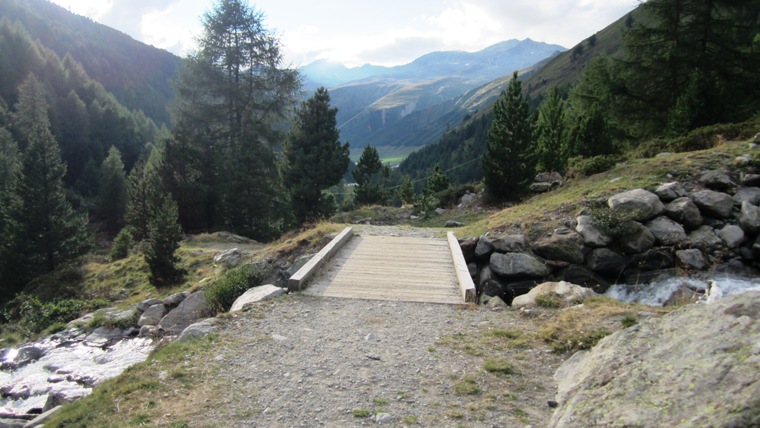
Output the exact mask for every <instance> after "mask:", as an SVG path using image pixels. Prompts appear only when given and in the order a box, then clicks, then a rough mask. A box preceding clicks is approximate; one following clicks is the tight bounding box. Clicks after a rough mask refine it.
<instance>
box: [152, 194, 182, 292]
mask: <svg viewBox="0 0 760 428" xmlns="http://www.w3.org/2000/svg"><path fill="white" fill-rule="evenodd" d="M148 236H149V239H150V244H149V246H148V248H147V249H146V250H145V262H146V263H147V264H148V268H149V270H150V276H149V280H150V283H151V284H153V286H155V287H166V286H170V285H175V284H178V283H179V282H181V281H182V278H183V276H184V274H185V272H184V271H183V270H182V269H180V268H179V266H178V264H179V261H180V260H179V257H177V255H176V251H177V249H178V248H179V242H180V241H181V240H182V227H180V225H179V214H178V213H177V204H176V203H175V202H174V200H173V199H172V198H171V196H168V195H166V196H164V197H163V198H162V200H161V204H160V205H159V206H158V207H157V209H156V212H155V213H154V215H153V217H151V219H150V223H149V224H148Z"/></svg>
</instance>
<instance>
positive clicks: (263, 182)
mask: <svg viewBox="0 0 760 428" xmlns="http://www.w3.org/2000/svg"><path fill="white" fill-rule="evenodd" d="M202 23H203V30H202V34H201V36H200V37H199V39H198V50H197V51H196V52H195V53H193V54H191V55H189V57H188V58H187V59H186V60H185V63H184V66H183V67H182V69H181V70H180V75H179V78H178V79H177V83H176V84H175V90H176V93H177V97H176V102H175V104H174V107H173V116H174V122H175V127H174V129H173V136H172V138H171V139H170V140H169V141H168V142H167V147H166V158H165V159H166V162H165V167H166V168H167V169H168V170H169V173H167V174H166V176H167V177H169V178H171V181H169V182H167V185H168V187H169V189H170V191H171V192H172V194H173V195H174V197H175V200H176V201H177V203H178V205H179V211H180V219H181V220H182V222H183V226H184V227H185V228H187V229H205V228H209V227H213V226H226V227H230V228H232V229H233V230H236V231H238V232H240V233H244V234H247V235H249V236H253V237H255V238H259V239H267V238H271V235H272V234H273V233H276V229H277V226H276V223H278V222H279V221H280V219H279V218H278V217H279V215H280V212H281V211H282V207H281V204H282V203H284V202H285V199H284V198H281V197H279V196H280V192H281V188H280V187H281V186H280V183H281V179H280V177H279V175H278V171H277V168H276V163H275V162H274V161H273V147H275V146H277V145H280V144H282V132H281V130H282V129H283V127H282V126H280V125H281V124H282V122H283V121H284V120H285V118H286V117H287V114H288V112H289V111H290V109H291V108H292V106H293V104H294V101H295V96H296V92H297V89H298V87H299V84H300V79H299V76H298V73H297V71H295V70H291V69H287V68H284V67H283V66H282V55H281V53H280V46H279V41H278V40H277V38H276V37H274V36H273V35H272V34H271V32H269V31H268V30H267V29H266V28H265V27H264V24H263V16H262V14H261V13H260V12H258V11H256V10H254V9H252V8H251V7H249V6H248V5H247V4H246V3H245V2H244V1H243V0H218V1H217V2H216V4H215V5H214V7H213V9H212V10H211V11H209V12H208V13H207V14H206V15H205V16H204V17H203V22H202ZM252 162H253V163H252ZM233 189H234V192H233V191H232V190H233ZM239 192H242V193H239ZM250 195H256V198H251V197H248V196H250ZM217 207H220V209H218V208H217Z"/></svg>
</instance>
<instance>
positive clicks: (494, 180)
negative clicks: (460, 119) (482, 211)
mask: <svg viewBox="0 0 760 428" xmlns="http://www.w3.org/2000/svg"><path fill="white" fill-rule="evenodd" d="M532 122H533V121H532V119H531V115H530V108H529V106H528V101H527V100H526V99H525V96H524V95H523V93H522V84H521V83H520V81H519V80H518V79H517V72H515V73H514V74H513V75H512V79H510V81H509V86H508V87H507V90H506V91H503V92H502V93H501V97H500V98H499V99H498V100H497V101H496V103H495V104H494V108H493V122H492V123H491V131H490V132H489V133H488V143H487V145H486V153H485V155H484V156H483V175H484V183H485V186H486V190H487V192H488V193H489V195H490V196H491V197H493V198H495V199H498V200H510V199H511V200H514V199H517V198H518V197H519V196H520V195H521V194H522V193H523V191H524V190H525V188H526V187H527V185H528V183H529V182H530V179H531V178H533V173H534V171H535V161H534V157H533V154H532V153H531V132H532Z"/></svg>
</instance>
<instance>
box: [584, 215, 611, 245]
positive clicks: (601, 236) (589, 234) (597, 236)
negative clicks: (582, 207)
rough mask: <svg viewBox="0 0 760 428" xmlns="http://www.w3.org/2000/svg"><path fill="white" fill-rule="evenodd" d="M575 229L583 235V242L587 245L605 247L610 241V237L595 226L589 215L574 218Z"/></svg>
mask: <svg viewBox="0 0 760 428" xmlns="http://www.w3.org/2000/svg"><path fill="white" fill-rule="evenodd" d="M576 221H577V223H578V225H577V226H575V231H576V232H578V233H580V234H581V236H582V237H583V243H584V244H586V245H587V246H589V247H606V246H608V245H610V244H611V243H612V237H611V236H609V235H607V234H606V233H604V232H603V231H602V230H601V229H599V228H598V227H596V226H595V225H594V223H593V220H592V217H591V216H590V215H581V216H578V218H577V219H576Z"/></svg>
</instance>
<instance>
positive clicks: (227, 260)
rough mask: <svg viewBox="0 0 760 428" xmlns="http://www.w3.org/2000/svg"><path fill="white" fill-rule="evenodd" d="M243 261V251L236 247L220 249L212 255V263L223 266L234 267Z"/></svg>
mask: <svg viewBox="0 0 760 428" xmlns="http://www.w3.org/2000/svg"><path fill="white" fill-rule="evenodd" d="M242 261H243V253H241V252H240V250H239V249H237V248H231V249H229V250H225V251H222V252H220V253H218V254H217V255H215V256H214V263H219V264H221V265H222V266H225V267H228V268H229V267H235V266H237V265H239V264H240V262H242Z"/></svg>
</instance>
